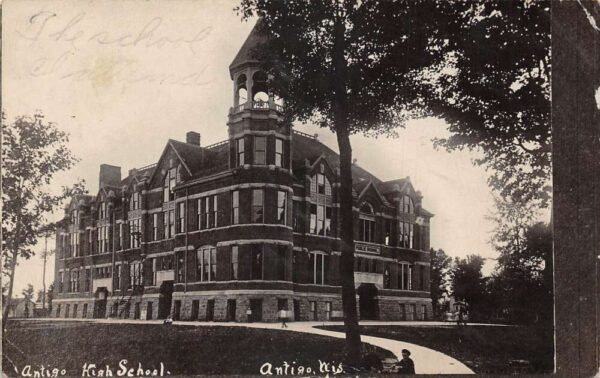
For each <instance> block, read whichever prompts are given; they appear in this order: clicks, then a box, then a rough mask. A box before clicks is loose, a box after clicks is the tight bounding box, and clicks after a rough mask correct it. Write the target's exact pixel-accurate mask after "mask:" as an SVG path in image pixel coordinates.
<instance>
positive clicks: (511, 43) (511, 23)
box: [238, 0, 550, 360]
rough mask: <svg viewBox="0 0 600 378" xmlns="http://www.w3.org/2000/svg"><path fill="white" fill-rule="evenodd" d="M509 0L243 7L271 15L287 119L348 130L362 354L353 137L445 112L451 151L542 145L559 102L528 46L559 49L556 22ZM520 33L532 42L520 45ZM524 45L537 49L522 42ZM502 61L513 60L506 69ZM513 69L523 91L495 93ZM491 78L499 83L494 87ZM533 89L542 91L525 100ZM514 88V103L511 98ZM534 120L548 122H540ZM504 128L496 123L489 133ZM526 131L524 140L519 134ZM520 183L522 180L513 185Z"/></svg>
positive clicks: (497, 161)
mask: <svg viewBox="0 0 600 378" xmlns="http://www.w3.org/2000/svg"><path fill="white" fill-rule="evenodd" d="M507 3H511V4H512V3H516V2H506V1H504V0H496V1H489V2H485V3H483V4H482V3H479V2H477V3H476V2H465V1H427V0H410V1H409V0H407V1H394V2H392V1H353V0H337V1H333V2H330V1H324V2H312V3H306V2H304V1H293V0H290V1H285V2H282V1H272V0H241V6H240V7H239V8H238V10H239V11H240V12H241V14H242V17H243V18H245V19H247V18H249V17H251V16H253V15H255V14H257V15H258V16H260V22H259V23H258V24H257V27H258V30H259V32H260V33H261V34H262V35H263V36H264V37H265V38H264V39H263V43H262V45H261V46H260V47H259V48H258V49H257V57H258V58H259V60H261V61H262V62H263V63H264V66H265V69H266V70H267V71H268V73H269V74H270V77H271V80H270V81H269V82H270V88H271V90H272V92H274V93H275V94H276V95H278V96H279V97H281V98H283V99H284V101H285V104H286V107H285V115H286V119H287V120H288V121H290V122H291V121H292V120H298V121H301V122H307V121H309V120H310V121H312V122H314V123H315V124H317V125H319V126H320V127H326V128H329V129H331V130H332V131H333V132H335V134H336V137H337V142H338V147H339V151H340V187H339V198H340V222H341V228H340V239H341V248H340V249H341V251H342V255H341V261H340V277H341V283H342V302H343V308H344V314H345V320H344V322H345V326H346V340H347V347H348V352H349V354H348V356H349V359H352V360H356V359H357V358H358V356H359V353H360V335H359V330H358V320H357V316H356V297H355V294H356V293H355V289H354V276H353V269H352V268H353V259H354V257H353V252H354V241H353V227H352V220H353V210H352V206H353V198H352V171H351V167H352V148H351V145H350V139H349V138H350V135H352V134H354V133H365V134H369V135H375V136H377V135H381V134H393V129H394V128H396V127H399V126H402V125H403V123H404V121H405V120H406V119H407V118H408V117H410V116H426V115H431V116H439V117H443V118H445V119H446V120H447V121H448V122H449V124H450V131H451V132H452V133H453V134H454V135H457V137H456V138H454V139H450V140H449V141H448V142H447V143H445V142H444V141H443V140H442V141H438V143H439V144H440V145H443V146H445V147H446V148H449V149H455V148H461V147H467V148H476V147H483V148H484V149H486V150H485V153H487V154H489V156H491V157H490V158H487V159H486V158H485V157H484V158H483V159H481V160H480V161H479V163H481V164H486V165H487V166H488V167H491V168H508V167H504V166H503V165H501V163H502V160H501V157H502V156H505V155H506V154H507V153H508V154H510V153H511V152H514V150H515V148H517V145H518V146H519V147H520V145H523V146H525V148H527V149H530V147H528V146H529V145H530V144H536V143H541V144H544V142H545V141H546V140H547V138H546V136H547V135H546V134H545V133H544V130H546V131H547V130H548V124H544V120H545V118H544V117H545V116H546V115H547V114H549V112H546V110H547V109H546V108H544V107H542V108H541V109H540V110H539V111H538V113H536V109H537V107H538V106H540V105H544V104H545V103H544V102H543V101H541V99H540V94H539V93H538V92H535V91H536V90H538V89H539V87H540V86H539V85H537V83H538V81H539V80H538V79H535V78H532V79H530V78H529V77H528V76H527V75H528V74H530V73H533V74H535V72H541V71H540V69H538V67H540V60H539V59H537V58H539V56H538V55H536V56H535V57H534V58H531V59H528V58H527V56H526V55H527V54H532V52H535V53H537V52H538V51H542V52H544V51H547V49H548V48H549V39H548V38H547V37H546V34H548V33H549V30H550V29H549V24H548V22H544V21H546V20H539V21H540V22H535V21H536V18H535V17H534V16H540V15H543V14H544V13H543V12H542V10H544V9H545V8H544V6H545V5H547V4H548V2H547V1H544V2H542V1H529V2H526V3H527V5H526V6H521V5H517V6H514V7H513V6H509V5H506V4H507ZM523 13H526V14H525V15H523ZM530 21H533V22H530ZM546 26H548V28H546ZM487 35H490V38H486V36H487ZM520 38H524V39H525V40H526V41H527V42H521V43H519V42H518V41H519V40H520ZM515 40H516V41H517V42H515ZM498 44H501V45H502V46H500V47H499V46H498ZM540 46H541V47H540ZM476 47H477V48H485V49H489V50H490V51H495V50H501V51H502V53H503V54H504V55H502V56H501V57H502V58H503V59H502V60H501V63H504V65H501V64H499V62H492V63H498V64H487V63H486V64H480V60H481V59H480V57H479V56H478V55H477V51H479V50H476V49H475V48H476ZM523 47H528V49H525V51H521V50H520V48H523ZM529 47H536V49H535V50H532V49H531V48H529ZM515 48H516V49H515ZM513 50H514V51H513ZM510 51H512V54H514V57H515V58H514V60H515V61H514V62H512V61H511V59H510V54H509V53H508V52H510ZM496 57H499V55H496ZM533 62H535V66H534V67H532V66H531V65H532V64H533ZM542 62H543V59H542ZM494 69H498V70H501V71H500V72H499V73H498V74H497V78H496V74H495V72H494V71H492V70H494ZM536 69H537V70H538V71H535V70H536ZM544 69H546V67H544ZM457 71H458V72H459V73H460V75H457V74H456V72H457ZM534 71H535V72H534ZM452 72H454V73H455V74H454V75H452V74H450V73H452ZM543 73H544V74H546V73H547V70H545V71H544V72H543ZM471 75H472V76H473V77H478V78H479V79H480V81H479V82H480V83H482V84H483V85H469V84H473V83H471V82H470V81H469V80H466V79H465V78H469V77H471ZM505 76H509V77H511V78H513V79H515V80H513V81H511V82H510V83H509V84H508V85H509V87H512V86H513V84H514V86H519V85H520V87H519V88H523V89H522V90H521V91H518V90H517V91H510V90H508V89H506V88H505V87H502V93H501V95H498V96H495V97H494V98H492V99H488V98H485V97H484V96H485V95H490V94H494V91H493V88H494V87H493V85H494V84H503V85H506V84H507V83H506V82H501V81H500V79H502V78H504V77H505ZM540 76H542V75H540ZM490 78H494V80H492V81H490ZM540 80H542V79H541V78H540ZM486 85H487V86H489V87H490V88H492V89H491V90H487V91H486V90H484V88H485V86H486ZM542 87H543V86H542ZM527 91H531V92H532V93H531V94H534V95H537V97H535V98H533V99H532V100H529V99H527V100H528V101H527V102H523V103H522V102H520V101H523V99H524V98H525V97H526V95H527ZM515 93H516V94H515ZM545 93H546V92H543V93H542V95H543V94H545ZM449 95H451V97H447V96H449ZM506 95H509V96H510V101H508V100H506V99H504V98H503V96H506ZM480 97H481V98H482V99H479V98H480ZM542 97H543V96H542ZM514 104H518V105H522V106H520V107H519V108H518V109H519V110H521V111H520V112H518V113H520V114H521V117H524V120H519V122H518V123H517V125H518V127H516V128H514V129H511V130H510V131H511V132H510V133H507V132H506V130H504V129H505V128H506V127H507V126H510V125H512V123H511V122H513V121H516V120H517V119H516V118H515V116H511V114H510V111H507V109H509V110H510V109H511V108H510V107H509V105H514ZM513 113H515V112H513ZM511 117H512V118H511ZM533 120H535V121H536V123H535V124H533V125H532V126H531V128H529V125H530V123H529V122H530V121H533ZM496 122H497V124H496ZM495 128H497V130H496V131H495V132H488V130H489V129H495ZM538 128H541V130H539V129H538ZM515 136H517V137H518V143H517V145H515V144H514V143H512V142H513V141H514V137H515ZM492 137H494V139H492ZM508 140H510V141H511V143H508ZM488 141H490V142H489V143H488ZM521 148H522V147H521ZM543 148H544V147H540V149H542V150H543ZM511 156H512V155H511ZM539 162H540V164H539V166H535V165H534V166H533V167H534V173H532V174H531V175H530V177H529V178H530V179H531V180H533V178H535V177H537V176H536V175H541V176H543V177H544V178H546V177H547V173H548V172H547V164H546V163H547V161H545V160H544V159H542V158H540V159H539ZM544 164H546V165H544ZM540 167H541V168H540ZM516 169H517V168H516ZM513 171H514V170H512V171H510V173H514V172H513ZM517 172H518V169H517ZM494 177H495V180H492V181H491V182H490V184H493V185H496V184H498V183H500V182H504V183H506V184H510V183H511V182H512V181H511V180H508V179H505V178H504V176H503V172H502V171H498V172H496V173H495V176H494ZM531 186H532V187H535V188H537V187H538V186H539V185H538V184H535V185H534V184H532V185H531ZM516 188H517V187H516V186H514V185H512V186H510V187H509V190H516ZM536 193H537V192H536Z"/></svg>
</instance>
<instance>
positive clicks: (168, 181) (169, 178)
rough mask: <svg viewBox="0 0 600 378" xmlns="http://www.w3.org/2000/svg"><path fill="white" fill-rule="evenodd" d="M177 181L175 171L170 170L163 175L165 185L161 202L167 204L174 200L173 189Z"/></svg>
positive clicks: (174, 169)
mask: <svg viewBox="0 0 600 378" xmlns="http://www.w3.org/2000/svg"><path fill="white" fill-rule="evenodd" d="M176 180H177V169H176V168H171V169H169V170H168V171H167V173H166V174H165V183H164V187H163V201H164V202H169V201H173V200H174V199H175V192H173V189H174V188H175V184H176Z"/></svg>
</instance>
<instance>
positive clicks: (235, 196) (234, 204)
mask: <svg viewBox="0 0 600 378" xmlns="http://www.w3.org/2000/svg"><path fill="white" fill-rule="evenodd" d="M239 223H240V192H239V190H234V191H233V192H231V224H239Z"/></svg>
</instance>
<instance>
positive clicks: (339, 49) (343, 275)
mask: <svg viewBox="0 0 600 378" xmlns="http://www.w3.org/2000/svg"><path fill="white" fill-rule="evenodd" d="M333 65H334V72H335V75H334V92H335V100H334V104H333V107H334V126H335V130H336V135H337V140H338V147H339V149H340V188H339V194H340V217H341V219H340V222H341V227H340V238H341V249H342V251H341V252H342V256H341V259H340V279H341V281H342V306H343V309H344V326H345V328H346V357H347V359H348V362H349V363H354V364H355V363H357V362H359V361H360V357H361V340H360V329H359V326H358V316H357V314H356V289H355V287H354V220H353V218H354V214H353V210H352V208H353V205H354V203H353V199H352V147H351V146H350V132H349V127H348V105H347V94H346V72H345V71H346V60H345V57H344V24H343V21H342V20H340V19H339V18H338V20H337V22H336V25H335V42H334V56H333Z"/></svg>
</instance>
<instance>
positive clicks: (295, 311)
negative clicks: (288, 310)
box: [294, 299, 300, 321]
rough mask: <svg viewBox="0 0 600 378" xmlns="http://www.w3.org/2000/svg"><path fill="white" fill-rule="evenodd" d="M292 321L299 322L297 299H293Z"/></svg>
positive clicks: (298, 303) (298, 302)
mask: <svg viewBox="0 0 600 378" xmlns="http://www.w3.org/2000/svg"><path fill="white" fill-rule="evenodd" d="M294 320H295V321H299V320H300V301H299V300H297V299H294Z"/></svg>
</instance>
